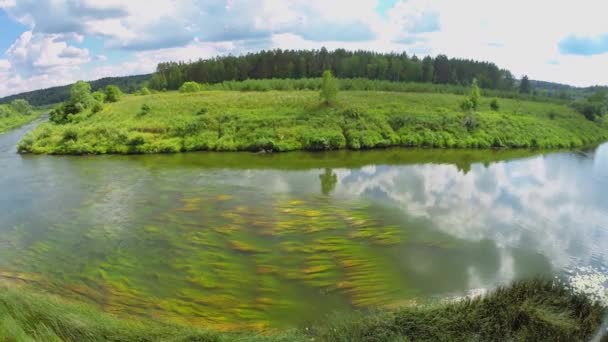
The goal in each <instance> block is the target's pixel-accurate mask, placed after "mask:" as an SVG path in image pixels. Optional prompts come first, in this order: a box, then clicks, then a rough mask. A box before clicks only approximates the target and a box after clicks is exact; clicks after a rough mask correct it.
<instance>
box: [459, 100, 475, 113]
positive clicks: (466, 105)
mask: <svg viewBox="0 0 608 342" xmlns="http://www.w3.org/2000/svg"><path fill="white" fill-rule="evenodd" d="M473 108H474V106H473V102H471V100H470V99H464V100H463V101H462V102H461V103H460V109H462V111H463V112H469V111H471V110H473Z"/></svg>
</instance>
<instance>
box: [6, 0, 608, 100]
mask: <svg viewBox="0 0 608 342" xmlns="http://www.w3.org/2000/svg"><path fill="white" fill-rule="evenodd" d="M390 4H391V5H387V3H384V2H381V0H358V1H352V0H334V1H326V0H180V1H176V0H130V1H123V0H103V1H102V0H0V9H3V10H4V11H5V12H6V13H7V14H8V15H9V17H10V18H12V19H13V20H15V21H17V22H19V23H21V24H23V25H25V26H26V27H27V31H28V32H30V33H31V35H32V36H33V37H34V38H33V40H32V44H34V47H32V48H31V50H36V49H39V50H40V53H38V55H37V56H36V54H37V53H35V52H33V51H31V52H29V53H28V57H27V58H26V60H23V58H18V57H19V53H20V51H21V50H17V49H15V50H14V51H12V52H11V51H9V52H7V55H6V56H0V58H5V57H6V59H7V60H9V63H11V67H10V70H11V71H10V73H11V77H12V79H18V78H21V79H27V78H28V77H30V75H33V74H45V73H46V74H47V75H49V78H50V79H55V78H58V77H59V76H57V77H54V76H53V75H52V74H51V73H52V72H53V68H52V67H53V66H54V67H57V68H59V69H61V65H64V66H66V67H67V65H68V64H70V65H72V66H83V65H85V64H86V61H96V62H100V61H101V60H100V59H98V58H95V57H90V55H99V54H101V53H103V54H104V55H106V56H108V57H109V60H108V61H107V63H108V64H110V65H104V66H103V68H105V69H103V70H100V69H94V68H93V66H91V67H87V68H83V69H82V70H80V73H81V74H84V75H85V78H89V79H90V78H93V77H94V76H95V75H97V74H99V73H102V74H105V73H107V72H111V71H115V72H116V74H117V75H124V74H128V73H130V72H137V71H142V70H146V72H147V71H152V70H153V69H154V68H155V65H146V66H144V65H143V63H144V62H153V61H157V60H164V59H165V57H169V56H175V57H176V59H178V60H188V59H198V58H200V57H208V56H209V53H216V54H221V53H228V52H229V53H233V54H239V53H243V52H248V51H254V50H260V49H269V48H290V49H291V48H293V49H310V48H320V47H322V46H326V47H328V48H330V49H335V48H345V49H353V50H354V49H371V50H377V51H383V52H387V51H397V52H402V51H406V52H408V53H409V54H418V55H423V54H431V55H437V54H448V55H450V56H456V57H462V58H472V59H478V60H486V61H492V62H495V63H496V64H498V65H499V66H500V67H504V68H507V69H510V70H511V71H513V72H514V74H515V75H516V76H518V77H520V76H522V75H524V74H527V75H529V76H530V77H531V78H532V79H542V80H548V81H554V82H560V83H568V84H574V85H581V86H587V85H592V84H597V83H608V76H607V75H601V74H598V73H597V70H598V68H603V65H604V64H605V63H606V60H605V58H606V53H607V52H608V36H607V35H606V27H605V19H604V16H605V15H604V13H605V10H604V7H605V5H603V3H602V2H600V1H595V0H580V1H579V2H577V4H576V6H574V5H573V4H572V3H570V2H565V1H563V2H555V1H551V0H538V1H533V2H530V1H528V0H512V1H509V2H504V1H498V0H492V1H487V0H464V1H458V2H456V1H449V0H397V1H390ZM379 5H380V6H379ZM378 8H382V11H381V12H382V13H380V12H379V11H378V10H377V9H378ZM549 9H550V11H551V15H544V16H542V19H543V20H542V24H540V23H539V19H538V18H539V13H546V12H547V11H548V10H549ZM50 37H53V38H52V40H48V39H47V38H50ZM22 38H23V37H20V38H19V40H20V39H22ZM91 40H94V41H95V42H99V44H97V43H96V44H97V45H96V47H95V48H93V47H91V46H89V45H87V44H90V41H91ZM16 43H17V42H16ZM61 43H65V45H63V46H59V45H53V44H61ZM226 43H229V44H232V47H231V48H230V49H225V48H222V45H225V44H226ZM47 45H48V46H47ZM83 47H89V48H90V50H89V51H86V49H84V48H83ZM102 48H103V49H106V50H116V51H118V52H117V54H120V55H121V56H123V57H122V58H120V61H114V60H113V59H112V56H114V55H116V54H113V53H110V52H105V51H101V49H102ZM43 51H44V54H43ZM172 51H180V52H183V53H184V54H183V55H179V54H174V53H173V52H172ZM146 52H150V54H146ZM194 52H196V53H200V55H198V56H195V55H193V53H194ZM9 54H12V55H14V56H9ZM124 56H126V57H124ZM142 56H143V57H142ZM157 56H158V57H157ZM46 57H48V58H49V61H48V62H44V61H43V60H42V59H44V58H46ZM125 58H126V61H125ZM34 60H37V62H36V63H34ZM68 62H69V63H68ZM13 64H14V65H13ZM32 67H34V68H32ZM121 67H124V68H121ZM85 70H86V71H85ZM73 71H74V70H72V74H76V73H75V72H73ZM5 74H6V71H5ZM16 76H19V77H16ZM3 77H4V79H6V77H7V76H6V75H5V76H3ZM34 87H35V86H32V88H34ZM1 95H6V93H0V96H1Z"/></svg>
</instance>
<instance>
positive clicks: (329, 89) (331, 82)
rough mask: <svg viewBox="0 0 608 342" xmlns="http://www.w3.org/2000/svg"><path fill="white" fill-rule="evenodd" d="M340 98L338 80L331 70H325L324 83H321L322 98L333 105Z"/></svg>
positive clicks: (327, 103)
mask: <svg viewBox="0 0 608 342" xmlns="http://www.w3.org/2000/svg"><path fill="white" fill-rule="evenodd" d="M337 98H338V82H337V81H336V78H335V77H334V75H332V73H331V71H329V70H325V72H323V83H322V84H321V100H323V102H324V103H325V104H326V105H331V104H334V103H335V102H336V99H337Z"/></svg>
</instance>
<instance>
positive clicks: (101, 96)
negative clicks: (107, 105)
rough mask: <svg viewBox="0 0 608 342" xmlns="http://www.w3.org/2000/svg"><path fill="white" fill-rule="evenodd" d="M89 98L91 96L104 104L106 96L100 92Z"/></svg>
mask: <svg viewBox="0 0 608 342" xmlns="http://www.w3.org/2000/svg"><path fill="white" fill-rule="evenodd" d="M91 96H93V98H94V99H95V101H97V102H104V101H105V100H106V94H104V93H103V92H101V91H96V92H94V93H93V94H91Z"/></svg>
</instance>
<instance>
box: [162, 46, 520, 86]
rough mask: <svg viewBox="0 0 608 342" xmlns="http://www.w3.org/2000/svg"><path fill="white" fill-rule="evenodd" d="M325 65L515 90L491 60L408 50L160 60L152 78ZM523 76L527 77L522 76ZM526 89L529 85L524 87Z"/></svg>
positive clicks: (208, 79) (203, 79) (355, 73)
mask: <svg viewBox="0 0 608 342" xmlns="http://www.w3.org/2000/svg"><path fill="white" fill-rule="evenodd" d="M325 70H331V72H332V73H333V74H334V75H335V76H336V77H338V78H367V79H370V80H387V81H393V82H424V83H437V84H453V85H469V84H471V83H472V81H473V79H475V78H476V79H477V80H478V82H479V85H480V86H481V87H482V88H487V89H501V90H513V89H514V87H515V86H516V80H515V78H514V76H513V74H512V73H511V72H510V71H508V70H505V69H500V68H499V67H498V66H496V65H495V64H494V63H488V62H478V61H473V60H467V59H457V58H448V57H447V56H445V55H439V56H437V57H435V58H433V57H430V56H427V57H424V58H423V59H420V58H418V57H417V56H416V55H412V56H409V55H408V54H407V53H405V52H404V53H376V52H370V51H354V52H353V51H347V50H343V49H337V50H334V51H328V50H327V49H325V48H322V49H320V50H297V51H296V50H270V51H261V52H258V53H249V54H246V55H243V56H238V57H235V56H225V57H217V58H212V59H201V60H198V61H195V62H189V63H185V62H169V63H160V64H159V65H158V67H157V70H156V73H155V74H154V76H153V77H152V79H151V80H150V87H151V88H153V89H156V90H162V89H167V90H176V89H178V88H179V87H180V86H181V85H182V84H183V83H184V82H187V81H194V82H198V83H212V84H213V83H220V82H223V81H231V80H236V81H242V80H246V79H269V78H281V79H285V78H291V79H301V78H317V77H321V75H322V73H323V72H324V71H325ZM526 80H527V78H526ZM522 90H523V91H524V92H526V93H530V92H531V91H532V89H531V87H530V86H529V83H528V86H527V88H524V89H522Z"/></svg>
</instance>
